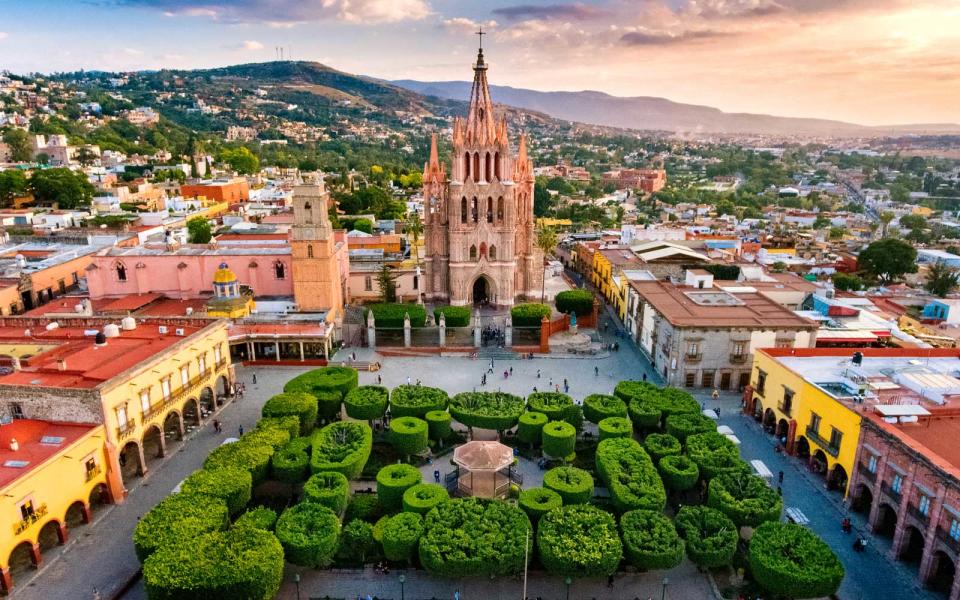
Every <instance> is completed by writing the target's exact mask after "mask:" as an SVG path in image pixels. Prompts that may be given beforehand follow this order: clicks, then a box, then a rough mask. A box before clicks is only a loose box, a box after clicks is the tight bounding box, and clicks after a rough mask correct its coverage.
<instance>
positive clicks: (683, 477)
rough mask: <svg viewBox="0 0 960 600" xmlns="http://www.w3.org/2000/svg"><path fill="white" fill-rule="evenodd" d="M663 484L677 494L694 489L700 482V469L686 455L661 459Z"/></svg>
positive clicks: (675, 455)
mask: <svg viewBox="0 0 960 600" xmlns="http://www.w3.org/2000/svg"><path fill="white" fill-rule="evenodd" d="M658 467H659V468H660V476H661V477H663V483H664V485H666V486H667V487H668V488H670V489H671V490H673V491H675V492H682V491H685V490H689V489H692V488H693V486H695V485H697V481H699V480H700V469H699V468H698V467H697V463H695V462H693V461H692V460H691V459H690V457H689V456H687V455H686V454H672V455H670V456H664V457H663V458H662V459H660V464H659V465H658Z"/></svg>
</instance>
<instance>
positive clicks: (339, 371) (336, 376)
mask: <svg viewBox="0 0 960 600" xmlns="http://www.w3.org/2000/svg"><path fill="white" fill-rule="evenodd" d="M357 380H358V376H357V370H356V369H353V368H350V367H320V368H319V369H313V370H312V371H307V372H306V373H303V374H302V375H297V376H296V377H294V378H293V379H291V380H290V381H288V382H287V384H286V385H284V386H283V391H285V392H306V393H308V394H313V395H314V396H316V397H317V398H319V397H320V394H321V392H330V391H335V392H339V393H340V397H341V398H343V397H344V396H346V395H347V392H349V391H350V390H352V389H353V388H355V387H357Z"/></svg>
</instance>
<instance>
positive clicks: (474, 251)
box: [470, 246, 477, 260]
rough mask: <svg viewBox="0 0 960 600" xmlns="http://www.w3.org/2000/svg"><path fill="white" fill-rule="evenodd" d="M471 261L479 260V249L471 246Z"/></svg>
mask: <svg viewBox="0 0 960 600" xmlns="http://www.w3.org/2000/svg"><path fill="white" fill-rule="evenodd" d="M470 260H477V247H476V246H470Z"/></svg>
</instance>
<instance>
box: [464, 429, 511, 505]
mask: <svg viewBox="0 0 960 600" xmlns="http://www.w3.org/2000/svg"><path fill="white" fill-rule="evenodd" d="M453 462H455V463H456V464H457V466H458V467H459V469H458V471H459V475H458V477H457V489H458V490H460V491H461V492H463V493H465V494H469V495H471V496H476V497H477V498H502V497H504V496H506V495H507V493H508V492H509V491H510V479H511V473H510V470H511V466H512V465H513V449H512V448H510V447H509V446H505V445H503V444H501V443H500V442H483V441H472V442H467V443H466V444H463V445H462V446H459V447H457V448H456V449H455V450H454V451H453Z"/></svg>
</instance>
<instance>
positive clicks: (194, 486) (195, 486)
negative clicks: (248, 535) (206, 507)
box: [180, 467, 253, 515]
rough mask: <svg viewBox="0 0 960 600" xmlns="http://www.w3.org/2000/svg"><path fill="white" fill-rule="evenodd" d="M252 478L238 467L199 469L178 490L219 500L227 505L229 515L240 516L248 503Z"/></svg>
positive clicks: (247, 472)
mask: <svg viewBox="0 0 960 600" xmlns="http://www.w3.org/2000/svg"><path fill="white" fill-rule="evenodd" d="M252 486H253V478H252V477H250V472H249V471H245V470H244V469H241V468H239V467H225V468H222V469H212V470H207V469H200V470H199V471H194V472H193V474H192V475H190V477H187V478H186V479H185V480H184V481H183V485H182V486H181V487H180V490H181V491H182V492H183V493H184V494H188V495H189V494H193V495H197V494H203V495H205V496H212V497H214V498H220V499H221V500H223V501H224V502H226V503H227V510H229V511H230V514H231V515H238V514H240V513H241V512H242V511H243V509H245V508H246V507H247V503H248V502H250V492H251V489H252Z"/></svg>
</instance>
